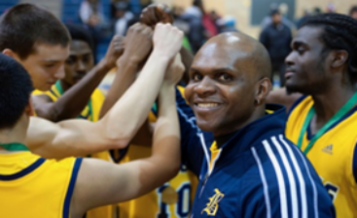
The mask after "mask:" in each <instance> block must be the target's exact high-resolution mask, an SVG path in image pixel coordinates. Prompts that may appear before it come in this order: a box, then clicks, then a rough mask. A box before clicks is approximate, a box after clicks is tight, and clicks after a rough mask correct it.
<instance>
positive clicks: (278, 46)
mask: <svg viewBox="0 0 357 218" xmlns="http://www.w3.org/2000/svg"><path fill="white" fill-rule="evenodd" d="M271 19H272V23H271V24H270V25H268V26H267V27H266V28H265V29H263V31H262V33H261V34H260V37H259V40H260V42H261V43H262V44H263V45H264V46H265V47H266V49H267V50H268V52H269V55H270V58H271V63H272V69H273V75H274V74H276V73H278V75H279V76H280V86H283V85H284V83H285V77H284V74H285V64H284V61H285V57H286V56H287V55H288V54H289V53H290V42H291V40H292V36H291V30H290V28H289V27H288V26H287V25H285V24H284V23H283V22H282V16H281V14H280V12H279V11H278V10H273V11H272V12H271Z"/></svg>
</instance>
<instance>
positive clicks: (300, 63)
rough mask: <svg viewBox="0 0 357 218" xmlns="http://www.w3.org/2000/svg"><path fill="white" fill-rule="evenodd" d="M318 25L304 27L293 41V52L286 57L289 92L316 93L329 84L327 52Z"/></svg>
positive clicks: (321, 31)
mask: <svg viewBox="0 0 357 218" xmlns="http://www.w3.org/2000/svg"><path fill="white" fill-rule="evenodd" d="M322 34H323V30H322V29H321V28H317V27H309V26H305V27H302V28H301V29H300V30H299V31H298V32H297V34H296V37H295V38H294V39H293V41H292V43H291V47H292V52H291V53H290V54H289V56H288V57H287V58H286V59H285V62H286V65H287V68H286V73H285V78H286V88H287V90H288V92H301V93H304V94H315V93H318V92H321V91H322V90H323V89H324V88H326V87H327V86H328V84H327V83H326V78H327V74H326V70H325V69H327V67H328V64H327V61H326V60H327V58H326V57H327V54H326V53H324V52H323V49H324V44H323V42H322V38H321V35H322Z"/></svg>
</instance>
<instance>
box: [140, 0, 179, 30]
mask: <svg viewBox="0 0 357 218" xmlns="http://www.w3.org/2000/svg"><path fill="white" fill-rule="evenodd" d="M140 20H141V22H142V23H143V24H146V25H148V26H151V27H154V26H155V25H156V24H157V23H159V22H161V23H172V22H173V17H172V15H171V11H170V9H169V7H168V6H167V5H165V4H151V5H149V6H148V7H146V8H145V9H144V10H143V12H142V13H141V16H140Z"/></svg>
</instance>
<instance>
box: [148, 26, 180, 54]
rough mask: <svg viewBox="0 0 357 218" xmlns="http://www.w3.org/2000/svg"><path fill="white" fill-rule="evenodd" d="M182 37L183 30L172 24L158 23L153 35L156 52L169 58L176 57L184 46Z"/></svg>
mask: <svg viewBox="0 0 357 218" xmlns="http://www.w3.org/2000/svg"><path fill="white" fill-rule="evenodd" d="M182 37H183V32H182V31H180V30H179V29H177V28H176V27H174V26H172V25H171V24H162V23H158V24H157V25H156V26H155V31H154V36H153V42H154V52H156V53H158V54H159V55H162V56H163V57H168V58H169V59H172V58H174V56H175V55H176V54H177V53H178V51H179V50H180V49H181V47H182Z"/></svg>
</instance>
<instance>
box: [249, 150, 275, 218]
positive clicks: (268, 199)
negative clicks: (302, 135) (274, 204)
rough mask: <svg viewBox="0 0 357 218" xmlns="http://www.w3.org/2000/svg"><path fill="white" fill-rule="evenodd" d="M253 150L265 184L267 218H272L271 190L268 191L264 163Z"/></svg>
mask: <svg viewBox="0 0 357 218" xmlns="http://www.w3.org/2000/svg"><path fill="white" fill-rule="evenodd" d="M251 150H252V152H253V156H254V159H255V161H256V162H257V164H258V169H259V174H260V178H261V179H262V182H263V189H264V198H265V205H266V208H267V218H270V217H271V209H270V198H269V191H268V190H269V189H268V183H267V181H266V179H265V175H264V171H263V167H262V163H261V161H260V159H259V156H258V155H257V152H256V150H255V148H254V147H252V148H251Z"/></svg>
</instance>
